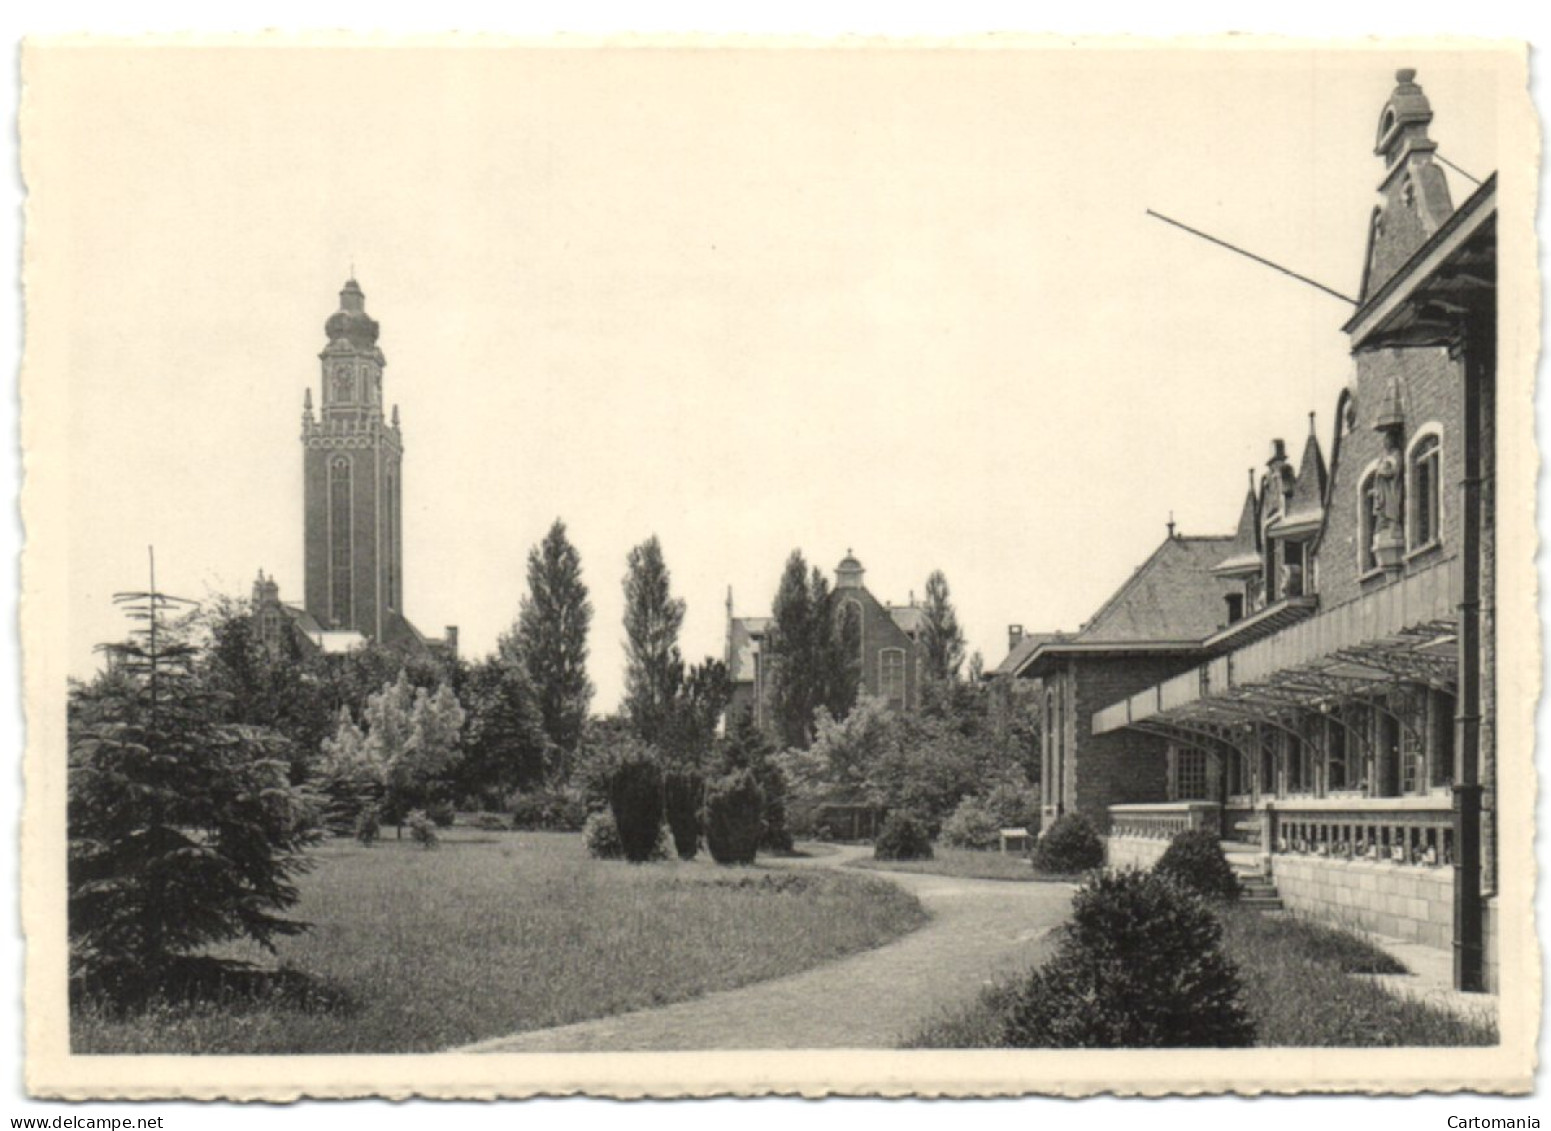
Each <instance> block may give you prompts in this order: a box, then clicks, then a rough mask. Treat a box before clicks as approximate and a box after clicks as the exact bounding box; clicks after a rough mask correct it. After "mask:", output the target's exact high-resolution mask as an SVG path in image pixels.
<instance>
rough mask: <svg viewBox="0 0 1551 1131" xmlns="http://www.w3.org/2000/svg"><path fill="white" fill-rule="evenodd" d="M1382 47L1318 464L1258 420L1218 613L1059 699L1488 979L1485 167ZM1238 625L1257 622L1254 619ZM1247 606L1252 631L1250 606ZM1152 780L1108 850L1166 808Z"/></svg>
mask: <svg viewBox="0 0 1551 1131" xmlns="http://www.w3.org/2000/svg"><path fill="white" fill-rule="evenodd" d="M1414 78H1415V75H1414V72H1411V71H1401V72H1400V73H1399V74H1398V75H1397V85H1396V87H1395V91H1394V93H1393V94H1392V96H1391V97H1390V99H1389V101H1388V102H1387V103H1386V105H1385V107H1384V108H1383V111H1382V114H1381V118H1380V125H1379V131H1378V141H1377V145H1376V148H1375V152H1376V153H1377V154H1378V155H1379V156H1381V157H1382V158H1383V161H1384V172H1383V176H1382V179H1381V181H1380V185H1379V193H1380V198H1381V204H1380V206H1379V208H1378V209H1376V211H1375V213H1374V216H1373V217H1372V221H1371V223H1370V228H1369V243H1368V251H1367V256H1366V260H1365V262H1366V269H1365V273H1364V279H1363V285H1362V298H1361V302H1360V303H1359V305H1358V308H1357V312H1356V313H1355V314H1354V315H1353V316H1352V318H1351V319H1350V320H1349V321H1348V322H1347V323H1346V325H1345V326H1344V327H1343V330H1344V331H1345V332H1346V333H1347V335H1348V338H1349V341H1350V345H1351V351H1352V359H1353V373H1352V378H1351V381H1350V383H1349V385H1348V387H1347V388H1346V389H1345V390H1343V391H1342V393H1341V394H1340V396H1339V398H1338V400H1337V403H1336V411H1335V427H1334V430H1333V438H1332V444H1331V461H1330V465H1329V468H1328V471H1327V469H1326V468H1325V466H1324V462H1323V458H1322V454H1321V453H1320V452H1319V450H1318V448H1317V445H1316V444H1315V441H1314V439H1313V437H1312V435H1311V437H1310V440H1309V443H1308V446H1307V447H1306V449H1305V453H1304V458H1303V460H1302V462H1301V465H1300V468H1299V470H1298V472H1297V473H1296V474H1295V475H1294V474H1292V473H1291V472H1290V470H1289V469H1288V468H1287V465H1286V459H1285V454H1284V452H1283V450H1282V448H1281V445H1280V444H1278V445H1276V447H1275V449H1274V451H1273V457H1272V460H1271V462H1270V464H1269V465H1268V469H1267V473H1266V476H1265V479H1264V480H1263V482H1262V488H1261V490H1260V491H1259V492H1258V493H1257V492H1255V491H1251V493H1250V495H1249V497H1248V498H1246V500H1245V503H1244V509H1243V511H1242V512H1241V515H1240V521H1239V527H1238V531H1237V534H1236V535H1235V538H1234V541H1233V545H1232V547H1231V552H1230V553H1229V554H1227V555H1226V556H1225V557H1224V559H1223V560H1222V561H1221V562H1219V563H1218V564H1217V566H1216V573H1217V574H1218V576H1220V577H1223V578H1225V579H1228V580H1230V581H1232V582H1233V583H1234V584H1235V586H1237V587H1239V591H1238V593H1237V594H1236V598H1237V601H1238V603H1239V604H1240V605H1241V609H1240V612H1241V613H1242V619H1241V620H1238V621H1237V622H1236V624H1235V625H1234V626H1233V627H1231V628H1230V629H1229V630H1228V631H1227V632H1225V633H1223V634H1222V635H1221V636H1219V637H1218V638H1217V639H1216V640H1215V641H1213V642H1209V647H1210V648H1211V650H1212V651H1213V652H1214V654H1213V655H1211V656H1210V657H1208V658H1207V659H1206V660H1205V662H1202V663H1198V664H1196V665H1194V666H1192V667H1190V668H1189V669H1188V670H1185V671H1182V672H1181V673H1179V674H1178V675H1176V676H1174V677H1173V678H1170V679H1160V680H1159V681H1158V682H1157V683H1155V684H1153V685H1151V686H1148V687H1146V688H1144V689H1141V690H1140V691H1139V692H1137V693H1134V694H1131V695H1128V696H1125V695H1119V694H1117V695H1116V696H1115V697H1113V698H1112V699H1111V701H1110V702H1109V703H1107V704H1106V705H1104V706H1103V707H1102V708H1101V709H1099V710H1096V711H1094V712H1093V713H1092V714H1091V715H1089V716H1087V717H1086V718H1084V719H1083V720H1081V725H1083V726H1084V727H1086V728H1087V729H1088V730H1089V731H1090V732H1091V734H1092V735H1094V736H1095V737H1106V738H1107V737H1112V736H1115V735H1120V734H1128V733H1129V734H1143V735H1149V736H1152V737H1154V738H1156V739H1157V740H1159V741H1160V742H1161V743H1162V744H1163V751H1164V756H1165V758H1166V759H1176V760H1177V759H1181V758H1185V757H1189V758H1191V759H1193V760H1199V761H1201V762H1203V763H1204V764H1205V765H1206V766H1207V768H1208V769H1207V777H1208V779H1209V780H1210V781H1211V782H1212V785H1211V787H1210V788H1209V789H1208V791H1207V793H1206V795H1205V798H1204V800H1205V801H1206V802H1207V803H1208V805H1207V806H1204V807H1195V808H1193V809H1192V810H1191V814H1190V816H1189V818H1188V820H1189V822H1190V823H1201V822H1206V823H1209V824H1211V825H1213V826H1214V827H1217V828H1219V829H1220V830H1221V832H1222V835H1223V836H1224V837H1225V838H1227V839H1229V840H1230V841H1235V842H1246V843H1248V844H1250V845H1253V846H1254V851H1256V852H1258V853H1259V854H1260V856H1261V859H1262V860H1263V861H1264V867H1265V869H1266V871H1268V872H1269V873H1270V874H1271V876H1272V877H1273V878H1274V880H1275V883H1276V886H1277V888H1278V891H1279V892H1280V895H1281V898H1282V899H1283V900H1284V902H1285V903H1286V904H1287V905H1288V906H1290V907H1292V908H1293V909H1295V910H1299V911H1303V912H1306V913H1310V914H1315V915H1324V916H1328V917H1330V918H1333V919H1337V920H1341V921H1347V922H1356V923H1357V924H1359V925H1361V926H1364V927H1367V928H1369V929H1371V930H1374V931H1377V932H1379V933H1381V934H1386V935H1390V936H1395V937H1401V938H1405V939H1408V940H1411V941H1415V942H1420V943H1424V944H1428V945H1432V946H1436V947H1439V948H1452V949H1453V951H1454V954H1455V960H1456V968H1455V972H1456V983H1457V985H1458V986H1459V987H1460V988H1462V989H1481V988H1482V987H1483V985H1488V984H1491V982H1492V980H1493V978H1494V972H1493V962H1492V957H1491V956H1492V953H1493V949H1492V944H1491V937H1492V933H1493V932H1492V918H1493V907H1492V899H1491V896H1492V893H1493V892H1494V891H1495V882H1496V881H1495V877H1496V860H1495V848H1494V846H1495V819H1494V811H1495V781H1496V760H1495V759H1496V752H1495V742H1494V734H1495V724H1494V714H1495V712H1494V704H1493V691H1494V684H1495V675H1494V657H1495V648H1494V644H1493V637H1492V633H1493V628H1494V616H1495V613H1494V603H1495V591H1494V588H1493V570H1494V565H1495V534H1494V529H1495V524H1494V518H1493V510H1492V506H1493V499H1494V497H1495V489H1494V476H1495V459H1494V453H1493V436H1494V432H1493V424H1492V421H1493V414H1494V411H1495V381H1496V361H1495V341H1496V207H1497V202H1496V180H1495V177H1494V178H1492V179H1489V180H1488V181H1487V182H1486V183H1485V184H1483V185H1481V186H1480V187H1479V188H1478V189H1477V190H1476V191H1475V192H1474V193H1473V194H1472V195H1471V196H1470V197H1469V199H1467V200H1466V201H1464V202H1463V203H1462V204H1461V205H1460V207H1459V208H1458V209H1457V210H1456V209H1454V208H1453V206H1452V203H1451V201H1450V197H1449V192H1448V186H1447V184H1446V183H1445V181H1444V179H1443V175H1442V173H1441V171H1440V170H1438V168H1437V167H1436V166H1435V165H1434V164H1433V160H1432V155H1433V151H1434V149H1435V145H1434V143H1433V142H1432V141H1431V140H1430V139H1429V138H1428V136H1427V124H1428V122H1430V121H1431V118H1432V111H1431V108H1430V106H1429V105H1428V102H1427V99H1426V97H1425V96H1424V95H1423V94H1422V91H1421V88H1420V87H1418V86H1417V85H1416V83H1415V82H1414ZM1257 625H1258V626H1259V627H1258V628H1257V627H1256V626H1257ZM1252 629H1253V631H1251V630H1252ZM1177 800H1178V799H1177V798H1175V797H1173V796H1171V795H1170V794H1169V793H1168V792H1167V791H1159V792H1158V793H1157V795H1156V797H1155V799H1154V800H1153V802H1152V803H1150V804H1141V805H1130V806H1125V805H1121V806H1117V807H1115V808H1112V810H1111V814H1110V817H1111V822H1110V823H1111V827H1112V830H1113V831H1114V832H1115V834H1116V835H1115V837H1113V838H1112V841H1111V846H1112V849H1118V850H1121V851H1122V852H1123V853H1124V854H1126V855H1128V856H1129V857H1134V855H1135V852H1136V844H1137V843H1139V842H1145V841H1149V840H1150V841H1151V842H1152V844H1153V845H1154V846H1155V849H1156V850H1157V851H1161V846H1162V844H1163V843H1165V842H1166V838H1167V835H1170V833H1171V831H1172V830H1176V829H1178V828H1179V827H1182V822H1185V821H1186V818H1185V816H1184V815H1183V814H1182V812H1181V811H1180V810H1179V809H1178V808H1177V807H1174V806H1171V804H1170V803H1171V802H1175V801H1177Z"/></svg>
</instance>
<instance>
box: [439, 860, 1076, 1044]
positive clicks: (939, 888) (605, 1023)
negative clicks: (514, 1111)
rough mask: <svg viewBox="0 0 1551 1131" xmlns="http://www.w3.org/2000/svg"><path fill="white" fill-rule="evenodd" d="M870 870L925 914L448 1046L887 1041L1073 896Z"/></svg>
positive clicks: (963, 989) (959, 993) (1037, 948)
mask: <svg viewBox="0 0 1551 1131" xmlns="http://www.w3.org/2000/svg"><path fill="white" fill-rule="evenodd" d="M870 851H871V849H869V848H865V847H858V846H848V847H844V848H842V849H841V850H840V852H839V853H838V854H835V855H830V856H818V857H812V858H810V859H807V860H801V861H792V862H790V866H792V867H809V868H813V867H818V868H826V867H827V868H834V867H839V866H841V865H843V864H845V863H846V862H847V861H849V860H854V859H856V858H858V857H860V856H863V855H866V854H867V853H869V852H870ZM784 863H786V862H783V864H784ZM867 874H868V875H873V876H882V877H886V878H887V879H889V880H892V881H893V882H895V883H897V884H899V885H900V886H901V887H903V888H905V889H906V890H908V891H911V892H913V893H915V895H916V897H917V898H918V899H920V901H921V904H922V906H924V907H925V908H926V910H927V911H928V913H930V915H931V917H932V918H931V920H930V922H928V923H927V924H926V925H925V926H923V927H921V928H920V929H918V930H916V931H914V932H912V933H911V934H908V935H905V936H904V937H903V938H900V939H898V940H896V941H894V942H892V943H888V944H886V945H884V946H881V947H878V948H876V949H873V950H868V951H863V952H862V953H860V954H853V955H851V956H850V957H849V958H842V959H840V960H838V961H836V962H830V963H826V964H825V965H823V966H818V967H815V968H814V969H812V970H806V971H804V972H802V973H801V974H792V975H789V976H788V977H785V978H777V979H775V980H773V981H769V982H758V983H756V984H754V985H750V986H743V987H741V988H740V989H736V990H723V991H721V992H719V993H714V994H708V995H706V996H705V997H700V998H695V999H694V1000H692V1001H685V1002H680V1003H678V1004H677V1005H668V1006H662V1007H660V1008H657V1009H643V1010H637V1011H636V1012H633V1013H620V1014H615V1015H614V1016H612V1017H600V1018H597V1019H595V1020H592V1021H582V1022H578V1023H576V1024H574V1025H563V1026H560V1027H558V1028H554V1029H538V1030H533V1031H531V1032H526V1033H518V1034H516V1035H514V1036H510V1037H497V1038H495V1039H493V1040H488V1041H481V1042H480V1043H478V1044H475V1045H468V1046H466V1047H464V1048H461V1049H457V1050H455V1051H457V1052H501V1053H507V1052H598V1051H625V1050H650V1051H655V1052H661V1051H668V1050H683V1049H798V1048H801V1049H814V1048H893V1047H896V1046H897V1045H898V1044H899V1042H900V1041H901V1040H902V1039H903V1038H904V1037H906V1036H908V1035H909V1034H910V1033H911V1032H913V1031H914V1030H915V1029H916V1028H917V1027H918V1026H919V1025H921V1024H922V1023H923V1022H925V1021H927V1020H929V1019H931V1018H932V1017H934V1016H936V1015H937V1014H938V1013H940V1012H941V1011H943V1010H948V1009H954V1008H957V1007H959V1006H962V1005H965V1004H968V1003H969V1002H970V1001H971V1000H972V999H973V997H974V995H975V994H976V993H978V992H979V990H980V988H981V987H982V986H983V985H984V984H985V983H986V982H988V981H990V980H992V979H993V978H995V977H996V976H997V975H998V974H1001V973H1004V972H1007V971H1010V970H1016V969H1021V968H1025V967H1027V966H1028V965H1030V964H1031V963H1032V962H1034V961H1036V960H1037V959H1039V958H1041V957H1043V955H1044V954H1045V952H1046V950H1047V949H1048V947H1049V943H1048V942H1047V939H1046V936H1047V935H1049V933H1050V931H1051V929H1052V928H1054V927H1056V926H1057V925H1058V924H1060V923H1061V922H1062V921H1063V920H1064V919H1065V918H1066V915H1067V911H1068V909H1069V906H1070V903H1071V896H1072V885H1069V884H1049V883H1009V882H1006V881H998V880H966V879H958V878H955V877H951V876H931V875H920V874H916V873H910V872H868V873H867Z"/></svg>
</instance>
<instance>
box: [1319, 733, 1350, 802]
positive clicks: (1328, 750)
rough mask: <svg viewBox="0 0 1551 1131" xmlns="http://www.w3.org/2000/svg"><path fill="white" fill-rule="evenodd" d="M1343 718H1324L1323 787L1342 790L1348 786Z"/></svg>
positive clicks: (1345, 736) (1345, 734)
mask: <svg viewBox="0 0 1551 1131" xmlns="http://www.w3.org/2000/svg"><path fill="white" fill-rule="evenodd" d="M1345 722H1346V720H1345V719H1344V718H1330V719H1326V720H1325V788H1326V789H1327V790H1342V789H1347V788H1349V787H1348V784H1347V782H1348V780H1349V779H1348V773H1347V753H1346V751H1347V738H1348V736H1347V733H1346V726H1345V725H1343V724H1345Z"/></svg>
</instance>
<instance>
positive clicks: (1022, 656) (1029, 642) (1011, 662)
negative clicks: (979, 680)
mask: <svg viewBox="0 0 1551 1131" xmlns="http://www.w3.org/2000/svg"><path fill="white" fill-rule="evenodd" d="M1067 639H1070V637H1068V635H1067V634H1066V633H1064V632H1026V633H1024V634H1023V639H1021V640H1019V641H1018V643H1017V646H1016V647H1014V648H1013V650H1012V651H1011V652H1008V653H1007V658H1006V659H1004V660H1003V661H1002V662H1001V663H999V664H997V665H996V669H995V670H994V671H992V672H991V674H992V675H1013V674H1015V673H1016V672H1017V670H1018V669H1019V668H1021V667H1022V666H1023V661H1025V660H1027V659H1028V658H1029V657H1030V656H1031V655H1033V653H1034V649H1036V648H1038V647H1039V646H1040V645H1041V644H1053V643H1055V642H1056V641H1058V640H1067Z"/></svg>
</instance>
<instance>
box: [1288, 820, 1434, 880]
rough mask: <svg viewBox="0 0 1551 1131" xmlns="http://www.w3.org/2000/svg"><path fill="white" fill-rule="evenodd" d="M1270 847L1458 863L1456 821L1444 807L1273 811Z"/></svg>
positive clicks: (1381, 859)
mask: <svg viewBox="0 0 1551 1131" xmlns="http://www.w3.org/2000/svg"><path fill="white" fill-rule="evenodd" d="M1269 816H1270V825H1271V829H1272V832H1271V849H1272V851H1273V852H1274V853H1277V854H1283V855H1294V856H1321V857H1326V858H1329V859H1333V860H1369V861H1373V862H1376V863H1379V862H1385V863H1393V864H1412V865H1420V866H1423V867H1445V866H1448V865H1452V864H1453V863H1454V821H1453V814H1452V812H1451V811H1450V810H1448V809H1445V808H1441V807H1430V808H1422V809H1418V808H1404V807H1399V806H1396V807H1384V808H1378V807H1370V806H1363V807H1352V808H1325V807H1321V808H1318V809H1307V808H1296V807H1291V806H1289V807H1283V806H1281V805H1277V806H1275V807H1274V808H1273V809H1271V810H1270V811H1269Z"/></svg>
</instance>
